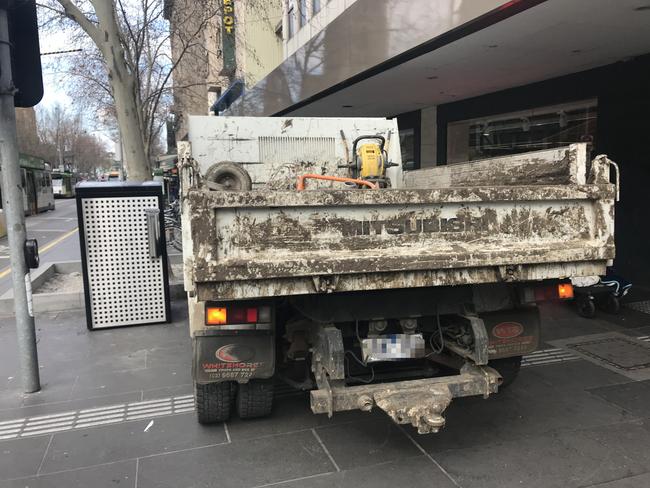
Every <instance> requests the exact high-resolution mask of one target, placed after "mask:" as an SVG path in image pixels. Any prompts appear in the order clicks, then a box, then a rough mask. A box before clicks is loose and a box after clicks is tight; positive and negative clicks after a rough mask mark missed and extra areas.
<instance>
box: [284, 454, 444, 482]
mask: <svg viewBox="0 0 650 488" xmlns="http://www.w3.org/2000/svg"><path fill="white" fill-rule="evenodd" d="M280 486H281V487H282V488H382V487H395V488H400V487H403V488H452V487H455V486H457V485H455V484H454V483H453V482H452V481H451V480H450V479H449V478H447V476H446V475H445V474H444V473H443V472H442V471H441V470H440V469H439V468H438V467H437V466H436V465H435V464H433V462H431V461H430V460H429V459H428V458H426V457H424V456H419V457H413V458H406V459H400V460H399V461H389V462H386V463H382V464H378V465H374V466H364V467H361V468H355V469H346V470H344V471H341V472H338V473H331V474H326V475H320V476H315V477H312V478H306V479H301V480H297V481H291V482H288V483H283V484H282V485H280Z"/></svg>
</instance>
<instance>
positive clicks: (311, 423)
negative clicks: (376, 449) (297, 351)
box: [228, 393, 387, 441]
mask: <svg viewBox="0 0 650 488" xmlns="http://www.w3.org/2000/svg"><path fill="white" fill-rule="evenodd" d="M370 419H377V420H380V421H385V420H387V418H386V416H385V415H384V414H383V413H382V412H379V411H376V410H375V411H373V412H361V411H358V410H354V411H350V412H335V413H334V415H333V416H332V418H328V416H327V415H315V414H313V413H312V411H311V408H310V406H309V394H308V393H302V394H298V395H292V396H290V397H284V398H277V399H276V400H275V402H274V406H273V413H272V415H271V416H270V417H266V418H261V419H250V420H241V419H238V418H233V419H232V420H230V421H229V422H228V430H229V431H230V437H231V438H232V440H233V441H235V440H244V439H255V438H258V437H265V436H269V435H276V434H283V433H287V432H295V431H299V430H306V429H311V428H313V427H321V426H323V427H327V426H334V425H339V424H349V423H356V422H365V421H367V420H370Z"/></svg>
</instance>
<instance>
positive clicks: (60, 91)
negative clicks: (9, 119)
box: [35, 31, 115, 152]
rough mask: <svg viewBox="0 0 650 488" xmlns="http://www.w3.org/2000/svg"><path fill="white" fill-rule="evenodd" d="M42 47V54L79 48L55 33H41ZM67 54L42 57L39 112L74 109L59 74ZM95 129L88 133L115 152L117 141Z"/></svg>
mask: <svg viewBox="0 0 650 488" xmlns="http://www.w3.org/2000/svg"><path fill="white" fill-rule="evenodd" d="M39 41H40V46H41V53H48V52H53V51H66V50H70V49H75V48H76V47H77V46H72V45H70V44H69V36H67V35H66V34H65V33H63V32H60V33H55V32H43V31H41V32H40V37H39ZM62 56H66V54H53V55H47V56H41V64H42V67H43V99H42V100H41V102H40V103H39V104H38V105H37V106H36V107H35V108H36V110H37V111H38V109H39V108H51V107H53V106H54V105H56V104H59V105H62V106H64V107H69V108H71V109H74V108H75V107H74V101H73V100H72V99H71V98H70V97H69V96H68V94H67V93H66V90H65V85H64V84H63V83H65V80H64V79H62V77H61V75H60V74H59V73H58V72H57V66H56V65H57V60H58V59H60V58H61V57H62ZM95 129H96V128H95V127H92V128H91V127H89V128H88V132H89V133H92V134H94V135H95V136H97V137H98V138H99V139H100V140H101V141H103V143H104V145H105V146H106V149H107V150H108V151H111V152H113V151H115V141H114V140H113V139H112V138H111V137H109V134H108V131H102V130H95Z"/></svg>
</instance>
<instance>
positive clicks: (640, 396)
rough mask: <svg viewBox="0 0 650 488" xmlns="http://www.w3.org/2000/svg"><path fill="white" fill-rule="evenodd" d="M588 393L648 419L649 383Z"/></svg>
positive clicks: (593, 390)
mask: <svg viewBox="0 0 650 488" xmlns="http://www.w3.org/2000/svg"><path fill="white" fill-rule="evenodd" d="M589 392H590V393H591V394H593V395H595V396H597V397H599V398H602V399H603V400H605V401H607V402H609V403H611V404H613V405H617V406H619V407H621V408H623V409H625V410H626V411H628V412H630V413H631V414H632V415H637V416H639V417H650V381H638V382H628V383H624V384H619V385H611V386H603V387H600V388H592V389H590V390H589ZM649 446H650V442H649ZM649 486H650V485H649Z"/></svg>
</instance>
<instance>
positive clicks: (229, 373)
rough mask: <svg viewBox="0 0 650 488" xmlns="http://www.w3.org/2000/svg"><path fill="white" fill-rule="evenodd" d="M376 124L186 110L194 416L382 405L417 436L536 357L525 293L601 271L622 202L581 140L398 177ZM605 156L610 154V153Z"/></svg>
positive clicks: (532, 301) (533, 310) (395, 150)
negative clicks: (299, 401)
mask: <svg viewBox="0 0 650 488" xmlns="http://www.w3.org/2000/svg"><path fill="white" fill-rule="evenodd" d="M398 134H399V133H398V127H397V123H396V121H395V120H387V119H355V118H346V119H333V118H329V119H328V118H320V119H318V118H246V117H190V120H189V142H185V143H180V144H179V155H180V163H179V164H180V165H181V177H182V212H183V219H182V220H183V255H184V269H185V288H186V290H187V292H188V304H189V310H190V331H191V335H192V340H193V355H194V361H193V376H194V381H195V385H196V402H197V411H198V416H199V421H201V422H204V423H209V422H216V421H222V420H225V419H227V418H228V417H229V416H230V413H231V408H232V405H233V399H234V400H235V402H234V404H235V406H236V409H237V412H238V414H239V416H240V417H243V418H247V417H256V416H261V415H266V414H268V413H270V412H271V409H272V401H273V384H274V381H284V382H286V383H288V384H290V385H292V386H295V387H296V388H301V389H309V390H311V406H312V410H313V411H314V412H315V413H328V414H329V415H332V413H333V412H336V411H341V410H350V409H361V410H370V409H372V408H374V407H379V408H381V409H383V410H385V411H386V412H387V413H388V414H389V415H390V416H391V417H392V418H393V419H394V420H395V421H396V422H399V423H411V424H413V425H414V426H415V427H417V428H418V431H419V432H421V433H427V432H435V431H437V430H438V429H439V428H440V427H442V425H443V424H444V419H443V417H442V412H443V411H444V410H445V408H446V407H447V406H448V405H449V403H450V402H451V400H452V398H454V397H459V396H470V395H483V396H485V397H487V396H488V395H490V394H492V393H496V392H497V390H498V388H499V386H504V385H506V384H507V383H509V382H511V381H512V380H513V379H514V377H515V376H516V374H517V372H518V370H519V366H520V363H521V357H522V355H523V354H527V353H530V352H532V351H534V350H535V348H536V347H537V344H538V342H539V335H540V330H539V329H540V324H539V314H538V311H537V307H536V303H537V302H539V301H542V300H553V299H563V298H570V297H571V296H572V290H571V286H570V284H569V283H568V279H569V278H570V277H574V276H592V275H603V274H605V268H606V266H607V265H608V263H609V262H611V260H612V259H613V258H614V236H613V232H614V200H615V198H616V193H617V189H616V187H615V185H614V184H612V183H610V179H609V174H610V166H612V165H613V163H612V162H611V161H609V160H608V159H607V158H606V157H605V156H599V157H597V158H595V159H594V160H593V161H591V162H589V161H588V160H587V146H586V145H585V144H575V145H571V146H569V147H563V148H556V149H549V150H546V151H539V152H534V153H527V154H520V155H516V156H509V157H502V158H494V159H490V160H482V161H475V162H470V163H463V164H455V165H449V166H440V167H435V168H429V169H421V170H408V168H405V167H404V166H405V165H402V161H401V155H400V149H399V140H398V139H399V137H398ZM614 166H615V165H614Z"/></svg>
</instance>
